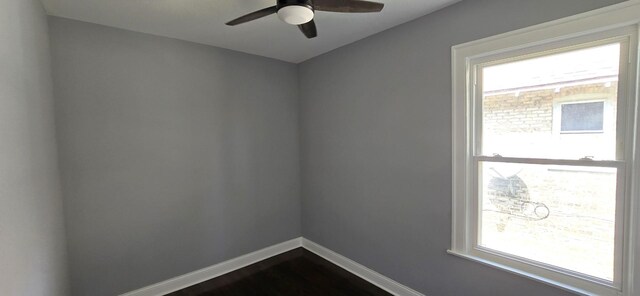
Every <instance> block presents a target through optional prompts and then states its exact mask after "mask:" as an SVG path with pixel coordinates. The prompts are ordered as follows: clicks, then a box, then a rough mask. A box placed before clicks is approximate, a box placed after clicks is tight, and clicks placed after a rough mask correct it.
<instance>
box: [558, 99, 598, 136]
mask: <svg viewBox="0 0 640 296" xmlns="http://www.w3.org/2000/svg"><path fill="white" fill-rule="evenodd" d="M560 112H561V115H560V132H561V133H567V134H568V133H601V132H603V128H604V102H578V103H573V102H572V103H564V104H562V106H561V107H560Z"/></svg>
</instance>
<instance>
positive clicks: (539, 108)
mask: <svg viewBox="0 0 640 296" xmlns="http://www.w3.org/2000/svg"><path fill="white" fill-rule="evenodd" d="M619 60H620V44H618V43H616V44H611V45H606V46H598V47H593V48H588V49H582V50H576V51H570V52H565V53H561V54H554V55H548V56H543V57H539V58H533V59H527V60H520V61H516V62H508V63H503V64H498V65H495V66H488V67H484V68H482V94H483V100H482V144H481V148H482V154H483V155H493V154H500V155H502V156H512V157H532V158H562V159H579V158H583V157H585V156H592V157H594V158H595V159H597V160H612V159H616V105H617V93H618V75H619V73H618V72H619V69H618V68H619Z"/></svg>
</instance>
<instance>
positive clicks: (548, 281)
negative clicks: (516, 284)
mask: <svg viewBox="0 0 640 296" xmlns="http://www.w3.org/2000/svg"><path fill="white" fill-rule="evenodd" d="M447 253H448V254H450V255H453V256H456V257H460V258H463V259H467V260H471V261H473V262H477V263H480V264H483V265H486V266H489V267H493V268H495V269H499V270H502V271H506V272H509V273H512V274H515V275H519V276H522V277H525V278H528V279H531V280H534V281H537V282H540V283H543V284H546V285H549V286H552V287H556V288H560V289H563V290H565V291H569V292H571V293H575V294H578V295H584V296H597V295H598V294H594V293H591V292H588V291H585V290H583V289H580V288H577V287H574V286H570V285H567V284H564V283H561V282H558V281H555V280H551V279H548V278H546V277H542V276H538V275H535V274H532V273H529V272H526V271H523V270H520V269H517V268H513V267H509V266H506V265H504V264H500V263H496V262H493V261H489V260H486V259H483V258H479V257H476V256H472V255H468V254H463V253H460V252H456V251H453V250H447Z"/></svg>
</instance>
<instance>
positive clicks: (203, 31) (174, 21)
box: [42, 0, 460, 63]
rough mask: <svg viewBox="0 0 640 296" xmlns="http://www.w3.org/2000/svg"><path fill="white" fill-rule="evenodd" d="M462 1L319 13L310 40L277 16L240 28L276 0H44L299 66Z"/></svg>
mask: <svg viewBox="0 0 640 296" xmlns="http://www.w3.org/2000/svg"><path fill="white" fill-rule="evenodd" d="M458 1H460V0H378V2H384V3H385V8H384V10H383V11H382V12H381V13H364V14H357V13H352V14H345V13H331V12H317V13H316V17H315V20H316V25H317V27H318V37H316V38H315V39H307V38H306V37H305V36H304V35H303V34H302V33H301V32H300V31H299V30H298V28H297V27H296V26H292V25H287V24H285V23H284V22H282V21H280V20H279V19H278V17H277V16H276V15H271V16H267V17H265V18H262V19H258V20H255V21H253V22H249V23H246V24H241V25H238V26H236V27H228V26H226V25H225V23H226V22H227V21H230V20H232V19H234V18H236V17H239V16H241V15H244V14H247V13H249V12H252V11H255V10H258V9H262V8H265V7H268V6H272V5H274V4H275V2H276V1H275V0H42V2H43V3H44V6H45V8H46V10H47V13H48V14H50V15H54V16H60V17H65V18H71V19H76V20H81V21H86V22H92V23H97V24H102V25H107V26H112V27H117V28H122V29H127V30H132V31H137V32H143V33H150V34H154V35H160V36H166V37H172V38H177V39H182V40H187V41H193V42H198V43H203V44H209V45H213V46H217V47H222V48H228V49H232V50H237V51H242V52H246V53H251V54H256V55H261V56H266V57H271V58H275V59H279V60H283V61H288V62H293V63H298V62H302V61H304V60H307V59H309V58H312V57H314V56H317V55H320V54H323V53H325V52H328V51H331V50H333V49H336V48H338V47H340V46H343V45H346V44H349V43H351V42H354V41H356V40H359V39H362V38H364V37H367V36H370V35H373V34H375V33H378V32H380V31H383V30H386V29H388V28H391V27H393V26H396V25H399V24H402V23H404V22H407V21H410V20H412V19H415V18H418V17H420V16H423V15H425V14H428V13H430V12H433V11H435V10H438V9H440V8H443V7H445V6H447V5H451V4H453V3H456V2H458Z"/></svg>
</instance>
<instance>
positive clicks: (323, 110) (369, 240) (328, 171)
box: [299, 0, 620, 296]
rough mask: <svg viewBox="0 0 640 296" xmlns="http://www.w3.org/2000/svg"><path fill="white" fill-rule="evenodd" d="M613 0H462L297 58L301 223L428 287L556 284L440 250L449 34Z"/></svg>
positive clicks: (445, 291) (478, 34) (469, 291)
mask: <svg viewBox="0 0 640 296" xmlns="http://www.w3.org/2000/svg"><path fill="white" fill-rule="evenodd" d="M616 2H620V1H616V0H562V1H558V0H535V1H531V0H475V1H473V0H466V1H463V2H460V3H458V4H456V5H453V6H450V7H448V8H445V9H444V10H441V11H439V12H436V13H433V14H431V15H428V16H426V17H423V18H421V19H418V20H416V21H413V22H410V23H407V24H404V25H401V26H399V27H395V28H393V29H390V30H388V31H385V32H383V33H381V34H378V35H375V36H372V37H370V38H367V39H364V40H362V41H359V42H357V43H354V44H351V45H348V46H346V47H343V48H340V49H337V50H335V51H333V52H330V53H328V54H325V55H323V56H320V57H317V58H314V59H311V60H309V61H307V62H305V63H303V64H301V65H300V68H299V71H300V96H301V100H302V101H301V118H302V121H301V129H302V133H301V135H302V137H301V143H302V144H301V150H302V151H301V159H302V176H303V181H302V182H303V183H302V188H303V201H302V208H303V210H302V214H303V215H302V217H303V222H302V227H303V231H302V232H303V235H304V236H305V237H306V238H309V239H311V240H313V241H315V242H317V243H320V244H322V245H324V246H326V247H328V248H330V249H332V250H334V251H336V252H338V253H340V254H343V255H345V256H347V257H349V258H351V259H353V260H355V261H357V262H359V263H361V264H364V265H365V266H368V267H370V268H372V269H374V270H376V271H378V272H380V273H382V274H384V275H386V276H389V277H391V278H393V279H395V280H398V281H399V282H401V283H403V284H406V285H408V286H410V287H413V288H415V289H417V290H418V291H420V292H422V293H425V294H426V295H433V296H444V295H474V296H478V295H522V296H523V295H546V296H550V295H565V294H567V293H566V292H563V291H561V290H558V289H555V288H551V287H549V286H545V285H543V284H540V283H537V282H534V281H530V280H527V279H524V278H521V277H518V276H514V275H511V274H508V273H506V272H502V271H497V270H494V269H491V268H488V267H485V266H482V265H480V264H477V263H473V262H470V261H466V260H464V259H458V258H456V257H453V256H450V255H447V254H446V253H445V250H446V249H448V248H449V247H450V241H451V79H450V77H451V70H450V68H451V53H450V51H451V46H453V45H456V44H459V43H463V42H467V41H472V40H476V39H480V38H483V37H487V36H491V35H494V34H498V33H503V32H507V31H511V30H515V29H518V28H522V27H526V26H529V25H534V24H537V23H541V22H545V21H549V20H553V19H557V18H561V17H564V16H568V15H572V14H576V13H579V12H584V11H587V10H591V9H595V8H599V7H602V6H605V5H608V4H613V3H616Z"/></svg>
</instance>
